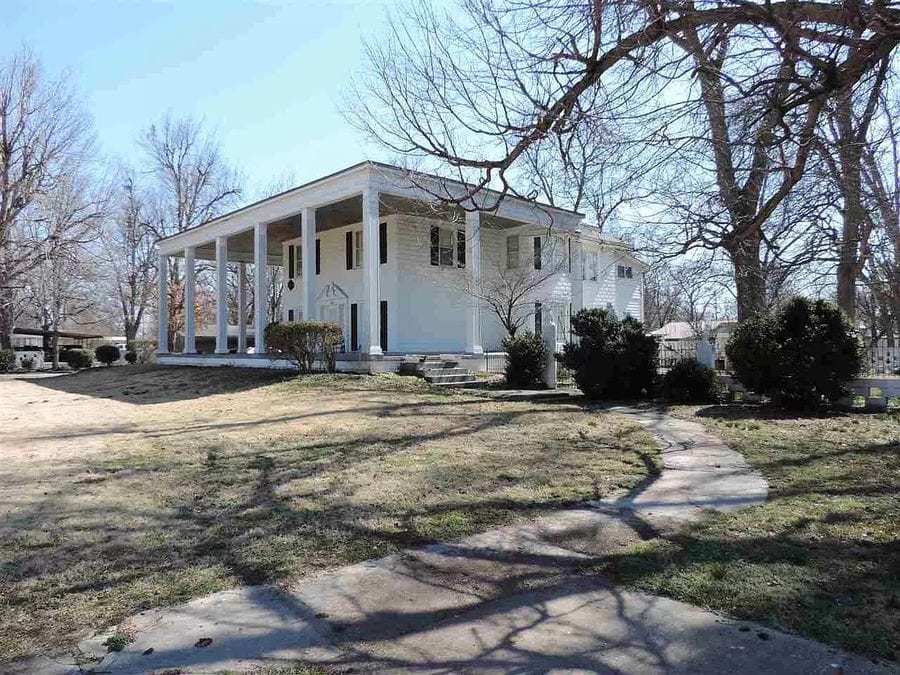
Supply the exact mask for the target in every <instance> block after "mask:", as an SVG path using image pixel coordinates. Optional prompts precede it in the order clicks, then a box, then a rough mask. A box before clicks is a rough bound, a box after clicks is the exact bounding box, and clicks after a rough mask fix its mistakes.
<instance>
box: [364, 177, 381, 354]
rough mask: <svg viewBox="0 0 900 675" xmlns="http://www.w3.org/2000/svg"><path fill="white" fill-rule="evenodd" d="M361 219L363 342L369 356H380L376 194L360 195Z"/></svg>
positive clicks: (370, 192)
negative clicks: (363, 297)
mask: <svg viewBox="0 0 900 675" xmlns="http://www.w3.org/2000/svg"><path fill="white" fill-rule="evenodd" d="M362 218H363V258H364V262H363V267H364V269H363V279H364V286H365V298H366V313H367V315H368V321H367V324H368V333H369V334H368V339H365V340H364V344H365V345H366V350H367V351H368V354H369V355H370V356H380V355H381V353H382V352H381V340H380V335H381V333H380V331H379V328H378V317H379V314H380V312H379V306H378V301H379V299H380V298H379V290H380V284H379V277H380V273H381V270H380V269H379V268H380V265H379V264H378V192H377V191H376V190H373V189H372V188H366V189H365V190H364V191H363V195H362Z"/></svg>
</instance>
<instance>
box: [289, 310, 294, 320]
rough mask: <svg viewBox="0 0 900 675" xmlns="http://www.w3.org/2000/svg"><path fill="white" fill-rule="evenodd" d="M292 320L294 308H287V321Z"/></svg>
mask: <svg viewBox="0 0 900 675" xmlns="http://www.w3.org/2000/svg"><path fill="white" fill-rule="evenodd" d="M293 320H294V310H292V309H289V310H288V321H293Z"/></svg>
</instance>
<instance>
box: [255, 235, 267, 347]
mask: <svg viewBox="0 0 900 675" xmlns="http://www.w3.org/2000/svg"><path fill="white" fill-rule="evenodd" d="M268 245H269V242H268V233H267V228H266V224H265V223H257V224H256V225H255V226H254V227H253V261H254V263H255V264H254V270H253V282H254V284H255V288H254V289H253V299H254V302H253V331H254V338H253V344H254V347H253V351H254V352H255V353H257V354H265V353H266V346H265V336H264V332H265V329H266V305H267V304H268V302H269V297H268V295H269V280H268V279H267V271H266V256H267V253H268V251H267V248H268Z"/></svg>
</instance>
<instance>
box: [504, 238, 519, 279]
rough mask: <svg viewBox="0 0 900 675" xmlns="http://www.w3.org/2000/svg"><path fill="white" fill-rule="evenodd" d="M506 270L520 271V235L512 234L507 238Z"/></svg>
mask: <svg viewBox="0 0 900 675" xmlns="http://www.w3.org/2000/svg"><path fill="white" fill-rule="evenodd" d="M506 269H510V270H515V269H519V235H517V234H511V235H509V236H508V237H507V238H506Z"/></svg>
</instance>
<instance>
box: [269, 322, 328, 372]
mask: <svg viewBox="0 0 900 675" xmlns="http://www.w3.org/2000/svg"><path fill="white" fill-rule="evenodd" d="M341 335H342V331H341V327H340V326H339V325H338V324H336V323H331V322H329V321H295V322H291V323H273V324H269V325H268V326H266V330H265V346H266V351H267V352H271V353H276V354H282V355H283V356H284V357H285V358H286V359H288V360H289V361H291V362H293V363H294V365H296V366H297V368H299V369H300V372H301V373H311V372H313V370H314V368H315V364H316V362H317V361H321V362H322V363H324V365H325V369H326V370H327V371H328V372H329V373H333V372H334V371H335V365H336V364H335V353H336V352H337V349H338V347H339V346H340V344H341Z"/></svg>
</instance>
